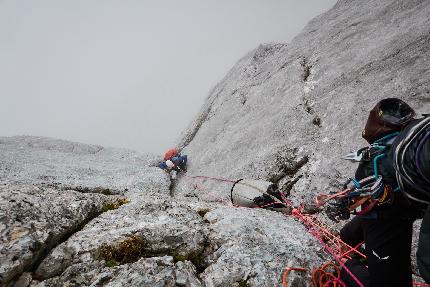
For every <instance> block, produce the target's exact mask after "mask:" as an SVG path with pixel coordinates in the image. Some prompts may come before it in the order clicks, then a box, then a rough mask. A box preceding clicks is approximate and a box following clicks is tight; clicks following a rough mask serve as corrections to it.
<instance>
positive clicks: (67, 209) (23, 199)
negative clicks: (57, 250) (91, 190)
mask: <svg viewBox="0 0 430 287" xmlns="http://www.w3.org/2000/svg"><path fill="white" fill-rule="evenodd" d="M114 200H115V199H113V198H110V197H108V196H105V195H101V194H96V195H88V194H82V193H79V192H75V191H67V192H63V191H56V190H52V189H41V188H37V187H33V188H30V187H7V188H3V187H0V207H1V208H0V220H1V225H0V236H1V237H0V262H1V267H0V275H1V277H0V283H2V284H6V283H8V282H9V281H11V280H12V279H13V278H16V277H19V275H20V274H21V273H22V272H24V271H26V270H31V269H32V268H33V267H34V265H35V264H37V262H38V261H39V260H41V259H42V256H44V253H45V252H48V251H49V250H50V249H51V248H52V247H54V246H55V245H56V244H57V243H58V242H61V241H62V240H65V239H66V238H67V236H69V234H70V233H71V232H73V231H74V230H78V229H79V228H80V226H81V225H82V224H84V223H85V222H86V221H88V220H90V219H91V218H92V217H95V216H96V215H98V214H99V213H100V212H101V210H102V208H103V206H104V205H105V204H106V203H108V202H111V201H114Z"/></svg>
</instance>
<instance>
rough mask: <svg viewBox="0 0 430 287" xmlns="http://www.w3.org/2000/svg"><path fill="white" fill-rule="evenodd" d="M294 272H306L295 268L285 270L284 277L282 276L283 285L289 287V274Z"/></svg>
mask: <svg viewBox="0 0 430 287" xmlns="http://www.w3.org/2000/svg"><path fill="white" fill-rule="evenodd" d="M292 270H296V271H303V272H306V269H305V268H293V267H287V268H285V271H284V275H283V276H282V284H283V286H284V287H288V284H287V277H288V274H290V271H292Z"/></svg>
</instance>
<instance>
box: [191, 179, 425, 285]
mask: <svg viewBox="0 0 430 287" xmlns="http://www.w3.org/2000/svg"><path fill="white" fill-rule="evenodd" d="M186 177H188V178H191V179H198V178H200V179H210V180H215V181H220V182H230V183H235V182H236V180H230V179H225V178H218V177H210V176H202V175H198V176H186ZM195 186H196V187H197V185H195ZM347 192H348V191H347V190H344V191H341V192H339V193H337V194H335V195H331V196H330V197H332V196H333V197H336V196H342V195H344V194H345V193H347ZM211 195H212V194H211ZM333 197H332V198H333ZM327 199H328V198H321V201H320V203H322V204H321V205H323V204H324V203H325V202H326V201H327ZM330 199H331V198H330ZM283 201H284V202H283V204H284V205H285V206H288V207H291V208H292V212H291V216H293V217H294V218H296V219H297V220H298V221H299V222H301V223H302V224H303V225H304V226H305V227H307V231H308V232H309V233H310V234H311V235H312V236H313V237H314V238H315V239H316V240H317V241H318V242H319V243H320V244H321V245H322V246H323V247H324V249H325V251H326V252H327V253H328V254H329V255H330V256H331V257H332V258H333V259H334V260H335V261H336V262H337V263H338V264H339V266H341V268H342V269H343V270H345V272H346V273H348V275H349V276H350V277H351V278H352V279H353V280H354V281H355V282H356V283H357V285H358V286H359V287H365V286H364V285H363V283H361V282H360V280H359V279H358V278H357V277H356V276H355V275H354V274H353V273H352V272H351V270H349V269H348V267H346V266H345V264H344V263H343V262H342V260H341V259H342V258H351V257H349V254H351V253H356V254H358V255H360V256H362V257H363V258H366V255H364V254H363V253H361V252H360V251H358V248H359V247H360V246H361V245H362V244H363V242H361V243H360V244H358V245H357V246H354V247H351V246H350V245H348V244H346V243H345V242H343V241H342V240H341V239H340V238H338V237H337V236H335V235H333V233H332V232H330V230H329V228H327V227H326V226H325V225H324V224H323V223H322V222H321V221H320V220H319V219H318V218H316V217H314V216H311V215H309V214H303V213H302V211H301V210H300V209H297V208H294V207H293V205H292V202H291V201H289V200H287V199H286V198H285V197H283ZM274 204H279V202H273V203H270V204H265V205H263V206H257V208H264V207H269V206H272V205H274ZM285 215H286V216H290V215H287V214H285ZM330 244H331V245H330ZM345 249H346V250H347V251H344V250H345ZM329 267H332V268H333V269H334V271H335V273H336V274H337V276H335V275H333V274H332V273H330V272H328V271H326V270H327V269H328V268H329ZM290 271H302V272H306V269H305V268H293V267H288V268H286V269H285V271H284V273H283V275H282V283H283V287H288V284H287V277H288V275H289V273H290ZM413 285H414V286H421V287H430V285H429V284H426V283H420V282H413ZM312 286H313V287H330V286H333V287H346V285H345V283H344V282H342V281H341V280H340V269H339V267H338V266H336V265H335V264H334V263H331V262H330V263H326V264H324V265H323V266H322V267H321V268H318V269H316V270H314V271H313V272H312Z"/></svg>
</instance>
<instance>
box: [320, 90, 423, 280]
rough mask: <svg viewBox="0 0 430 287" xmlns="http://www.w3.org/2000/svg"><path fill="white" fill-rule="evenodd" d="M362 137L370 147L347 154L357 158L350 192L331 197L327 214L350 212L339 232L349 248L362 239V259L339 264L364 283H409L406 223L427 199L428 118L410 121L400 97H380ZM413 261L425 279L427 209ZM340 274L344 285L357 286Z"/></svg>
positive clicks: (412, 116) (411, 114)
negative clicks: (353, 214) (334, 197)
mask: <svg viewBox="0 0 430 287" xmlns="http://www.w3.org/2000/svg"><path fill="white" fill-rule="evenodd" d="M362 135H363V138H364V139H365V140H366V141H367V142H368V143H369V144H370V146H368V147H366V148H363V149H361V150H359V152H357V153H355V154H353V155H352V156H351V155H350V156H349V157H348V158H347V159H350V160H355V161H358V162H359V166H358V168H357V170H356V173H355V178H353V179H351V181H350V182H349V183H348V184H349V185H350V186H352V188H351V189H350V190H352V192H350V193H348V194H345V195H344V196H343V197H340V198H338V199H337V200H336V201H334V202H333V203H332V204H331V205H330V206H329V207H328V209H327V214H328V215H329V216H330V217H332V218H334V219H347V218H349V215H350V213H351V212H352V213H355V214H356V216H355V217H354V218H353V219H352V220H351V221H350V222H349V223H347V224H346V225H345V226H344V227H343V228H342V230H341V231H340V236H341V239H342V240H343V241H344V242H345V243H347V244H349V245H350V246H357V245H358V244H359V243H360V242H362V241H364V243H365V254H366V257H367V262H364V263H362V262H361V261H359V260H358V259H354V258H353V259H349V260H348V261H346V263H345V265H346V266H347V268H349V269H350V270H351V271H352V272H353V273H354V274H355V275H356V276H357V277H358V278H359V279H360V281H361V282H362V284H363V285H364V286H366V287H368V286H372V287H385V286H386V287H393V286H399V287H411V286H412V268H411V258H410V254H411V242H412V225H413V222H414V221H415V220H416V219H418V218H421V217H422V216H423V215H424V213H425V210H426V209H427V207H428V203H429V201H430V117H428V116H424V117H422V118H420V119H415V112H414V110H413V109H412V108H411V107H410V106H409V105H408V104H406V103H405V102H403V101H402V100H400V99H396V98H388V99H384V100H382V101H380V102H378V103H377V105H376V106H375V107H374V108H373V109H372V110H371V111H370V114H369V117H368V119H367V123H366V126H365V128H364V130H363V134H362ZM417 260H418V266H419V270H420V273H421V276H422V277H423V278H424V279H425V280H426V282H430V211H429V210H427V212H426V214H425V217H424V220H423V222H422V226H421V233H420V242H419V249H418V254H417ZM365 264H366V265H367V268H366V267H365ZM341 273H342V274H341V277H342V280H343V281H344V282H345V284H346V286H358V285H357V283H356V282H354V281H353V280H352V279H351V277H350V276H349V275H347V274H346V272H345V271H343V272H341Z"/></svg>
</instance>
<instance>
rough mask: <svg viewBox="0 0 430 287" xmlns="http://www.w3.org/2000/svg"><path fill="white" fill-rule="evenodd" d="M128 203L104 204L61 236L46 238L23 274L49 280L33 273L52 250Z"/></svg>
mask: <svg viewBox="0 0 430 287" xmlns="http://www.w3.org/2000/svg"><path fill="white" fill-rule="evenodd" d="M128 202H129V201H128V199H126V198H117V199H116V200H115V201H108V202H105V203H104V204H103V205H102V206H101V207H99V208H97V209H93V210H92V211H91V212H90V213H88V214H87V217H86V218H85V219H84V220H83V221H81V222H78V223H77V224H75V225H73V226H71V227H70V228H69V230H67V231H65V232H64V233H62V234H59V235H51V237H50V238H49V237H48V239H47V240H46V242H47V243H46V245H45V246H42V247H40V250H39V251H38V253H37V254H36V255H35V256H34V258H33V262H32V264H31V265H30V267H29V268H26V270H24V272H31V273H32V274H33V279H36V280H40V279H49V278H42V277H43V276H37V275H36V274H35V272H36V270H37V269H38V267H39V265H40V264H41V263H42V262H43V260H44V259H45V258H46V257H47V256H48V255H49V253H50V252H51V251H52V250H54V249H55V248H56V247H57V246H59V245H60V244H62V243H64V242H66V241H67V240H68V239H69V238H70V237H71V236H73V235H74V234H75V233H77V232H79V231H81V230H82V229H83V228H84V227H85V225H87V224H88V223H89V222H90V221H91V220H93V219H95V218H97V217H99V216H100V215H101V214H103V213H105V212H107V211H109V210H114V209H118V208H119V207H120V206H122V205H124V204H127V203H128ZM94 207H95V206H94ZM20 275H21V274H20ZM20 275H19V276H20ZM56 275H57V274H56ZM56 275H55V276H56ZM51 277H53V276H51ZM17 278H18V277H17Z"/></svg>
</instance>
